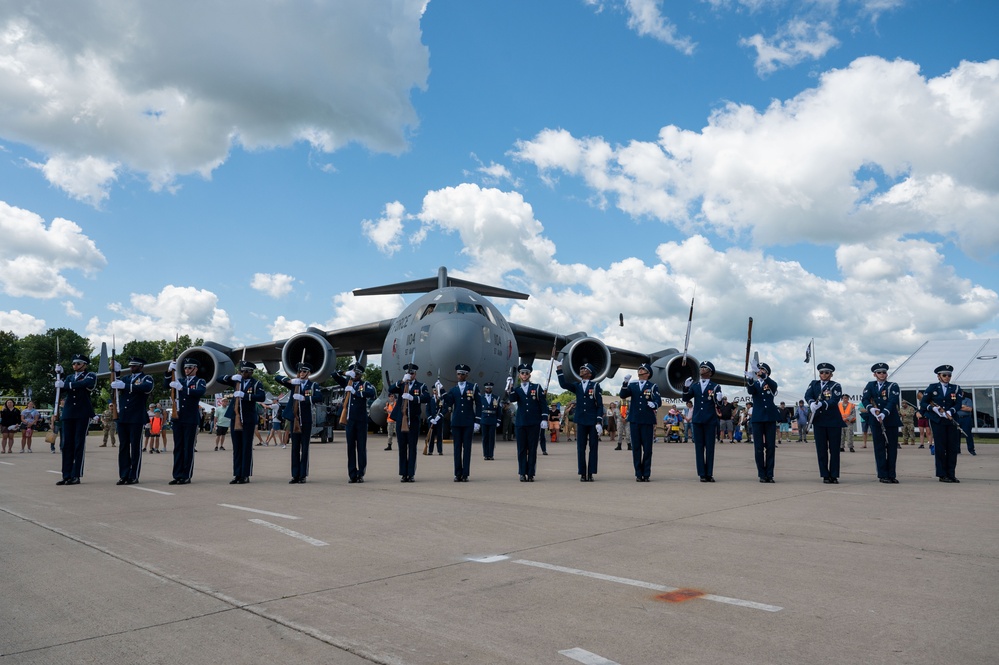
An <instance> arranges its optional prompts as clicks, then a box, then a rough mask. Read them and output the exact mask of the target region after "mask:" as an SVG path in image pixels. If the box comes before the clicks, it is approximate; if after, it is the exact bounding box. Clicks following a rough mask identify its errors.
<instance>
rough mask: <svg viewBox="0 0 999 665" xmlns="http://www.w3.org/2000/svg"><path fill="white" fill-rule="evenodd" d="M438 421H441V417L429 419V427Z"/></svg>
mask: <svg viewBox="0 0 999 665" xmlns="http://www.w3.org/2000/svg"><path fill="white" fill-rule="evenodd" d="M440 421H441V417H440V416H439V415H438V416H434V417H433V418H431V419H430V424H431V425H436V424H437V423H439V422H440Z"/></svg>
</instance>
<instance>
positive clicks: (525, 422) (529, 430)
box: [506, 363, 548, 483]
mask: <svg viewBox="0 0 999 665" xmlns="http://www.w3.org/2000/svg"><path fill="white" fill-rule="evenodd" d="M532 371H533V368H532V367H531V366H530V365H528V364H526V363H525V364H522V365H520V366H518V367H517V373H518V375H519V377H520V385H519V386H517V387H516V388H514V387H513V377H509V378H508V379H507V380H506V398H507V400H508V401H509V402H510V403H516V404H517V413H516V415H515V421H514V430H515V431H516V435H517V470H518V471H519V473H520V482H522V483H533V482H534V474H535V471H536V470H537V465H538V437H539V436H540V435H541V423H542V422H543V423H545V424H546V425H547V423H548V408H547V404H548V398H547V396H546V395H545V390H544V388H542V387H541V386H540V384H537V383H531V372H532Z"/></svg>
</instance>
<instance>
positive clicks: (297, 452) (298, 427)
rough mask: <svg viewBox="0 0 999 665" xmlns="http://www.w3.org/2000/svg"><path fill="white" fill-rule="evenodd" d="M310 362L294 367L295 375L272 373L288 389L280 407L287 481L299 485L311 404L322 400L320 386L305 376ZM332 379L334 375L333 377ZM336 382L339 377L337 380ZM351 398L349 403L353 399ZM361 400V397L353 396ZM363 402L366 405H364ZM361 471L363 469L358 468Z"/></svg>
mask: <svg viewBox="0 0 999 665" xmlns="http://www.w3.org/2000/svg"><path fill="white" fill-rule="evenodd" d="M311 373H312V365H310V364H309V363H305V362H301V363H298V366H297V367H295V377H294V378H292V379H286V378H284V377H283V376H279V377H275V378H276V379H277V381H278V383H280V384H281V385H283V386H284V387H286V388H290V389H291V393H290V394H289V396H288V404H287V405H285V407H284V414H283V415H284V418H285V420H287V421H288V422H289V423H291V432H290V437H289V438H290V439H291V480H289V481H288V484H289V485H301V484H304V483H305V482H306V478H308V477H309V443H310V442H311V439H312V405H313V404H315V403H316V402H322V399H323V389H322V388H320V387H319V384H318V383H316V382H315V381H312V380H310V379H309V375H310V374H311ZM333 378H334V379H336V376H335V375H334V377H333ZM337 382H338V383H339V380H337ZM354 401H355V400H351V406H353V402H354ZM356 401H359V402H363V401H364V400H356ZM365 406H366V405H365ZM367 427H368V415H367V409H366V408H365V413H364V428H365V434H366V433H367ZM347 453H348V457H349V455H350V421H349V420H348V421H347ZM362 473H363V471H362Z"/></svg>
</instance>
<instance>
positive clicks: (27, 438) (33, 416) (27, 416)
mask: <svg viewBox="0 0 999 665" xmlns="http://www.w3.org/2000/svg"><path fill="white" fill-rule="evenodd" d="M40 417H41V416H40V415H39V413H38V409H36V408H35V403H34V402H32V401H30V400H29V401H28V406H26V407H25V409H24V411H22V412H21V452H22V453H23V452H24V447H25V446H27V447H28V452H29V453H30V452H31V436H32V435H33V434H34V433H35V428H36V427H38V420H39V418H40Z"/></svg>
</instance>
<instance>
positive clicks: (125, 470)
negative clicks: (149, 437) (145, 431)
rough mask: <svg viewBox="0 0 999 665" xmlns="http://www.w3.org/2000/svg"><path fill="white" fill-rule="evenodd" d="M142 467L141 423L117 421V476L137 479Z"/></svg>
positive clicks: (123, 478) (125, 478) (122, 478)
mask: <svg viewBox="0 0 999 665" xmlns="http://www.w3.org/2000/svg"><path fill="white" fill-rule="evenodd" d="M141 468H142V423H122V422H119V423H118V478H120V479H121V480H138V479H139V470H140V469H141Z"/></svg>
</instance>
